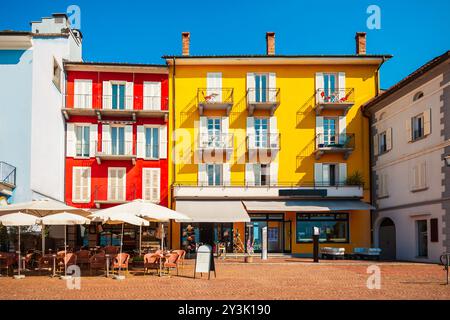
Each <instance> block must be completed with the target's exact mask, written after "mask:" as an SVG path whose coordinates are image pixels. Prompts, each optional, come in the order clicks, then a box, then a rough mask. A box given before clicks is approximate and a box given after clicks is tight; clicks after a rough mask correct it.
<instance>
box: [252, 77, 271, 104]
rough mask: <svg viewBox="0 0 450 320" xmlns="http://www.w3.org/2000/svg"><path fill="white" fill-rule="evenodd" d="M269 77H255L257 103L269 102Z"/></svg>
mask: <svg viewBox="0 0 450 320" xmlns="http://www.w3.org/2000/svg"><path fill="white" fill-rule="evenodd" d="M267 87H268V81H267V75H266V74H257V75H255V102H267Z"/></svg>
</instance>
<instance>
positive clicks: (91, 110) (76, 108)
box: [62, 94, 169, 121]
mask: <svg viewBox="0 0 450 320" xmlns="http://www.w3.org/2000/svg"><path fill="white" fill-rule="evenodd" d="M62 113H63V115H64V118H65V119H66V120H69V119H70V117H72V116H96V117H97V118H98V120H99V121H101V120H103V119H104V118H123V119H127V120H132V121H136V119H137V118H162V119H164V120H165V121H167V119H168V115H169V111H168V100H167V99H162V98H161V97H160V96H142V95H134V96H123V97H122V98H118V97H113V96H107V95H93V94H68V95H65V108H63V109H62Z"/></svg>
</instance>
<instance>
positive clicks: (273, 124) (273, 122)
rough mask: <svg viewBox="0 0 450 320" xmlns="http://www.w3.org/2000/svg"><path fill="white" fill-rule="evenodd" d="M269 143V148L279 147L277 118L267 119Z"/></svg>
mask: <svg viewBox="0 0 450 320" xmlns="http://www.w3.org/2000/svg"><path fill="white" fill-rule="evenodd" d="M269 143H270V147H271V148H274V149H277V148H278V147H279V143H280V141H279V135H278V123H277V117H270V119H269Z"/></svg>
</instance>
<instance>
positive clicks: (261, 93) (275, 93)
mask: <svg viewBox="0 0 450 320" xmlns="http://www.w3.org/2000/svg"><path fill="white" fill-rule="evenodd" d="M279 105H280V89H279V88H277V89H264V90H261V89H257V88H250V89H248V91H247V110H248V114H249V117H251V116H253V113H254V111H255V110H266V111H270V115H271V116H273V114H274V112H275V110H276V109H277V108H278V106H279Z"/></svg>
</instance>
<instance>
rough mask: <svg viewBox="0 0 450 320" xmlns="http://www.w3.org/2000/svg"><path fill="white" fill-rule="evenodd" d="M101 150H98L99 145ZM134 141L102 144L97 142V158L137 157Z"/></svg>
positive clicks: (107, 141)
mask: <svg viewBox="0 0 450 320" xmlns="http://www.w3.org/2000/svg"><path fill="white" fill-rule="evenodd" d="M99 143H100V145H101V149H100V148H98V147H99V145H98V144H99ZM133 147H134V143H133V141H124V140H116V141H111V140H103V141H101V142H96V148H95V150H96V151H97V152H96V154H97V156H135V155H136V154H135V152H134V148H133Z"/></svg>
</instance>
